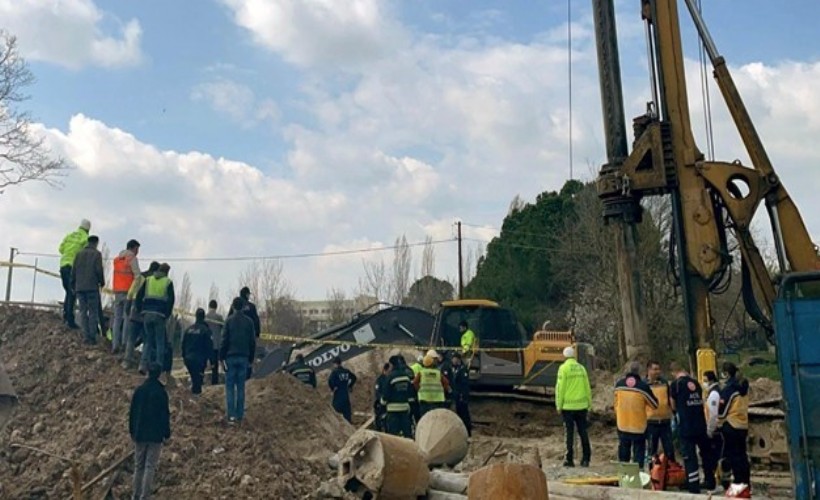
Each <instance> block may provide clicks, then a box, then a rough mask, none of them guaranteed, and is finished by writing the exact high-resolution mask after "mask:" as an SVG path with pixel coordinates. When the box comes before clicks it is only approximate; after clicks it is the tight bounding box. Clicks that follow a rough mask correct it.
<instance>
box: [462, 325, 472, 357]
mask: <svg viewBox="0 0 820 500" xmlns="http://www.w3.org/2000/svg"><path fill="white" fill-rule="evenodd" d="M473 349H475V332H473V331H472V330H470V329H469V328H468V329H467V330H466V331H465V332H464V333H463V334H461V351H462V353H467V352H470V351H472V350H473Z"/></svg>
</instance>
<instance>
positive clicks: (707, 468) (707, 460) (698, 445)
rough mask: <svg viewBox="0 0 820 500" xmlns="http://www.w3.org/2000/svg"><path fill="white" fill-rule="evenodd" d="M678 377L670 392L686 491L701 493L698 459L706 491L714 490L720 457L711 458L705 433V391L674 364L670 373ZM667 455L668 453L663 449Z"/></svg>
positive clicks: (709, 446) (710, 448)
mask: <svg viewBox="0 0 820 500" xmlns="http://www.w3.org/2000/svg"><path fill="white" fill-rule="evenodd" d="M670 371H671V372H672V373H673V374H674V375H675V377H676V378H675V381H674V382H672V384H671V386H670V388H669V396H670V398H671V399H670V402H671V403H672V411H674V412H675V414H676V415H677V417H678V422H680V423H679V424H678V435H679V437H680V444H681V448H680V452H681V454H682V455H683V465H684V467H685V468H686V487H687V489H688V490H689V493H695V494H697V493H700V473H699V472H698V457H697V455H696V451H700V460H701V464H702V465H703V476H704V482H705V484H706V489H707V490H709V491H711V490H714V489H715V486H716V483H715V474H714V471H715V463H716V462H717V457H715V456H713V455H712V446H711V444H710V442H709V437H708V436H707V433H706V414H705V412H704V410H703V389H702V388H701V386H700V384H699V383H698V381H697V380H695V379H693V378H692V377H691V376H689V373H688V372H687V371H686V370H685V369H683V368H681V367H679V366H677V364H676V363H673V364H672V368H671V370H670ZM664 451H666V449H664Z"/></svg>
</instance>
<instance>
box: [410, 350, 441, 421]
mask: <svg viewBox="0 0 820 500" xmlns="http://www.w3.org/2000/svg"><path fill="white" fill-rule="evenodd" d="M431 353H432V354H431ZM436 363H437V355H436V353H435V351H431V352H428V353H427V355H426V356H424V361H423V363H422V364H423V365H424V367H423V368H422V369H421V371H420V372H419V373H417V374H416V376H415V377H414V378H413V387H415V389H416V394H417V395H418V399H419V414H420V417H421V418H424V414H425V413H427V412H428V411H430V410H434V409H436V408H443V407H444V405H445V404H446V403H445V401H446V394H447V393H448V392H450V381H449V380H447V377H445V376H444V375H442V374H441V371H440V370H439V369H438V368H437V367H436Z"/></svg>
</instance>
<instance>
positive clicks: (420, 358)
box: [416, 354, 424, 363]
mask: <svg viewBox="0 0 820 500" xmlns="http://www.w3.org/2000/svg"><path fill="white" fill-rule="evenodd" d="M422 361H424V356H423V355H421V354H419V355H418V356H417V357H416V363H421V362H422Z"/></svg>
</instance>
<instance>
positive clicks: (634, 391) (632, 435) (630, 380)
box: [615, 361, 658, 469]
mask: <svg viewBox="0 0 820 500" xmlns="http://www.w3.org/2000/svg"><path fill="white" fill-rule="evenodd" d="M640 371H641V365H640V363H638V362H637V361H633V362H631V363H630V364H629V370H628V371H627V373H626V375H624V376H623V378H621V379H620V380H618V381H617V382H616V383H615V421H616V423H617V427H618V460H619V461H620V462H629V461H630V458H631V459H632V461H633V462H635V463H637V464H638V467H640V468H641V469H643V465H644V460H645V459H646V410H647V408H657V407H658V400H657V398H655V395H654V394H652V389H650V387H649V385H647V383H646V382H644V381H643V380H642V379H641V376H640V375H639V373H640Z"/></svg>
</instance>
